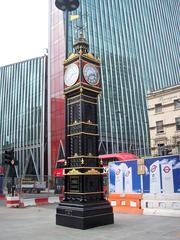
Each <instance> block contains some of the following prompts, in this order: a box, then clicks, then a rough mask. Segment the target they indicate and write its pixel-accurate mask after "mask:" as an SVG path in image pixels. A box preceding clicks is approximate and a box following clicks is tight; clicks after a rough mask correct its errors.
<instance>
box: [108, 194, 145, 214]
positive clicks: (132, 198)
mask: <svg viewBox="0 0 180 240" xmlns="http://www.w3.org/2000/svg"><path fill="white" fill-rule="evenodd" d="M141 199H142V194H125V195H120V194H112V193H111V194H109V197H108V200H109V201H110V203H111V206H112V207H113V211H114V212H122V213H134V214H142V213H143V210H142V209H141Z"/></svg>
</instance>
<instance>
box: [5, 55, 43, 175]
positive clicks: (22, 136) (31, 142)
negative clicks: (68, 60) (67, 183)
mask: <svg viewBox="0 0 180 240" xmlns="http://www.w3.org/2000/svg"><path fill="white" fill-rule="evenodd" d="M46 85H47V56H42V57H37V58H34V59H30V60H26V61H22V62H18V63H15V64H10V65H7V66H3V67H0V112H1V115H0V156H2V152H3V151H5V150H7V149H11V148H14V152H15V159H16V160H18V168H16V170H17V176H18V177H27V176H33V177H34V178H35V179H37V180H40V178H41V177H42V178H43V177H44V175H46V174H47V103H46V96H47V91H46V89H47V88H46ZM0 161H2V158H1V157H0ZM0 164H1V162H0ZM6 173H7V171H6ZM7 174H8V173H7Z"/></svg>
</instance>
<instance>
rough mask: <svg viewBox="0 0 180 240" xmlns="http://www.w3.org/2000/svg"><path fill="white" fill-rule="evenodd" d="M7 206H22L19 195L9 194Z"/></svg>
mask: <svg viewBox="0 0 180 240" xmlns="http://www.w3.org/2000/svg"><path fill="white" fill-rule="evenodd" d="M6 206H7V207H8V208H18V207H19V206H20V198H19V196H14V197H10V196H7V197H6Z"/></svg>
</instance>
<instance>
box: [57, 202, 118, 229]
mask: <svg viewBox="0 0 180 240" xmlns="http://www.w3.org/2000/svg"><path fill="white" fill-rule="evenodd" d="M56 210H57V211H56V225H61V226H65V227H71V228H78V229H88V228H93V227H98V226H102V225H106V224H113V223H114V215H113V210H112V207H111V205H110V203H109V202H108V201H102V202H96V203H87V204H80V203H77V204H74V203H69V202H65V201H64V202H62V203H60V204H59V206H58V207H57V209H56Z"/></svg>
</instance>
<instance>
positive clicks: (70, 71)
mask: <svg viewBox="0 0 180 240" xmlns="http://www.w3.org/2000/svg"><path fill="white" fill-rule="evenodd" d="M78 77H79V68H78V66H77V65H76V64H75V63H72V64H70V65H69V66H68V67H67V68H66V70H65V74H64V83H65V84H66V86H68V87H70V86H72V85H73V84H75V83H76V81H77V79H78Z"/></svg>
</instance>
